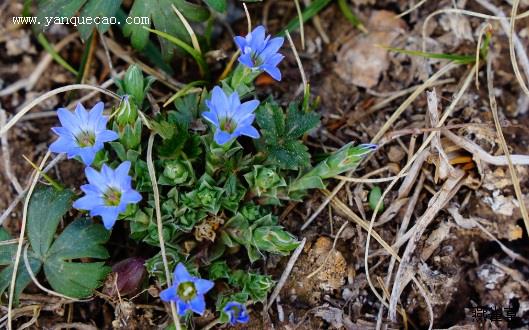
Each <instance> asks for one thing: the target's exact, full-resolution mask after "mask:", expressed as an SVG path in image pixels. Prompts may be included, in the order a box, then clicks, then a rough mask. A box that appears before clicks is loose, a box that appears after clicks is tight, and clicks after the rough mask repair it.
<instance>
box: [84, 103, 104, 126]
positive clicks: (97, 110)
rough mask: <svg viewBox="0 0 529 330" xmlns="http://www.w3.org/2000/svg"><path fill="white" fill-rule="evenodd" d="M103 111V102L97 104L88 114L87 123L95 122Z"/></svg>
mask: <svg viewBox="0 0 529 330" xmlns="http://www.w3.org/2000/svg"><path fill="white" fill-rule="evenodd" d="M103 110H105V105H104V104H103V102H97V103H96V104H95V105H94V106H93V107H92V109H90V112H88V121H89V122H97V120H99V118H101V117H102V116H103Z"/></svg>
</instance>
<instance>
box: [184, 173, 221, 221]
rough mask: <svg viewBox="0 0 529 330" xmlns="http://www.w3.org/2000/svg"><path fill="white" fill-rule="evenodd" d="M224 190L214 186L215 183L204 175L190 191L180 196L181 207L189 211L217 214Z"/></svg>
mask: <svg viewBox="0 0 529 330" xmlns="http://www.w3.org/2000/svg"><path fill="white" fill-rule="evenodd" d="M223 194H224V189H223V188H220V187H217V186H215V181H214V180H213V179H212V178H211V177H210V176H209V175H207V174H204V175H203V176H202V177H201V178H200V179H199V180H198V182H197V186H196V188H195V189H193V190H192V191H190V192H188V193H185V194H184V195H183V196H182V205H183V206H185V207H187V208H191V209H198V208H200V209H202V210H204V211H207V212H209V213H211V214H217V213H218V212H219V210H220V207H221V199H222V196H223Z"/></svg>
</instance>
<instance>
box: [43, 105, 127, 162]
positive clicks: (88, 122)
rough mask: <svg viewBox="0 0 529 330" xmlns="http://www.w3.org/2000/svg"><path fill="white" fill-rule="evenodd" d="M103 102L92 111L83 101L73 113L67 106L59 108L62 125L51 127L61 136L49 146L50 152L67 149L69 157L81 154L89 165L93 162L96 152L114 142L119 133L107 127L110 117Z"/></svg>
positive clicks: (58, 112)
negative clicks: (87, 108) (104, 144)
mask: <svg viewBox="0 0 529 330" xmlns="http://www.w3.org/2000/svg"><path fill="white" fill-rule="evenodd" d="M103 109H104V105H103V102H98V103H97V104H96V105H94V107H93V108H92V109H91V110H90V111H86V109H85V108H84V107H83V105H82V104H81V103H78V104H77V106H76V107H75V112H74V113H72V112H70V111H69V110H68V109H66V108H60V109H58V110H57V115H58V116H59V120H60V122H61V124H62V127H54V128H52V130H53V132H55V134H57V135H58V136H59V139H57V141H55V142H53V143H52V144H51V145H50V151H52V152H56V153H62V152H65V153H66V154H67V155H68V158H73V157H76V156H80V157H81V159H82V160H83V163H85V164H86V165H90V164H92V162H93V161H94V158H95V155H96V153H97V152H98V151H99V150H101V149H103V143H105V142H109V141H114V140H116V139H117V138H118V137H119V136H118V134H117V133H116V132H114V131H111V130H107V129H106V126H107V121H108V118H107V117H106V116H103Z"/></svg>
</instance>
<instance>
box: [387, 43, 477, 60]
mask: <svg viewBox="0 0 529 330" xmlns="http://www.w3.org/2000/svg"><path fill="white" fill-rule="evenodd" d="M382 47H383V48H385V49H387V50H390V51H393V52H398V53H403V54H406V55H411V56H421V57H426V58H434V59H441V60H450V61H453V62H454V63H457V64H472V63H474V62H476V56H475V55H459V54H444V53H428V52H421V51H418V50H407V49H402V48H394V47H385V46H382Z"/></svg>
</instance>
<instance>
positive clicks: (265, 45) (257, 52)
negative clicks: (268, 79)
mask: <svg viewBox="0 0 529 330" xmlns="http://www.w3.org/2000/svg"><path fill="white" fill-rule="evenodd" d="M283 41H284V39H283V38H282V37H277V38H271V36H270V35H268V36H265V28H264V27H263V26H262V25H259V26H258V27H256V28H255V29H254V30H253V31H252V32H250V33H248V35H247V36H246V37H244V38H243V37H240V36H237V37H235V43H236V44H237V46H238V47H239V49H240V50H241V56H240V57H239V62H241V63H242V64H244V65H246V66H247V67H249V68H251V69H254V70H264V71H265V72H266V73H268V74H269V75H270V76H272V78H274V79H275V80H277V81H280V80H281V71H279V69H278V68H277V65H278V64H279V62H281V60H282V59H283V58H284V56H283V55H281V54H279V53H278V52H277V51H278V50H279V48H281V46H282V45H283Z"/></svg>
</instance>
